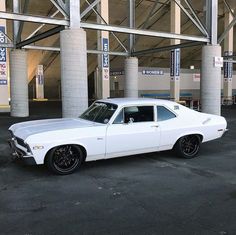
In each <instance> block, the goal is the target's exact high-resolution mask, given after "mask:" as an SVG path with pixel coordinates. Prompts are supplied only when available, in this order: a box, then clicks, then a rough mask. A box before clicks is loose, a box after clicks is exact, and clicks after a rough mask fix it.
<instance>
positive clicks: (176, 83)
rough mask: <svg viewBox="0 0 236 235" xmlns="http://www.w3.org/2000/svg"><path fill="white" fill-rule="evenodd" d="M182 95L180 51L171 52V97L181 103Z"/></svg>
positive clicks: (177, 49)
mask: <svg viewBox="0 0 236 235" xmlns="http://www.w3.org/2000/svg"><path fill="white" fill-rule="evenodd" d="M179 93H180V49H179V48H176V49H174V50H171V65H170V97H171V99H173V100H175V101H179Z"/></svg>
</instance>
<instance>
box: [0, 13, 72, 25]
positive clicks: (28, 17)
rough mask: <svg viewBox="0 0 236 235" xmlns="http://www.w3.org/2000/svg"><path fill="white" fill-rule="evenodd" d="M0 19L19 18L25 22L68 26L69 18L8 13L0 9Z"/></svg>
mask: <svg viewBox="0 0 236 235" xmlns="http://www.w3.org/2000/svg"><path fill="white" fill-rule="evenodd" d="M0 19H5V20H19V21H26V22H31V23H39V24H52V25H64V26H69V20H67V19H55V18H49V17H43V16H33V15H26V14H18V13H9V12H5V11H0Z"/></svg>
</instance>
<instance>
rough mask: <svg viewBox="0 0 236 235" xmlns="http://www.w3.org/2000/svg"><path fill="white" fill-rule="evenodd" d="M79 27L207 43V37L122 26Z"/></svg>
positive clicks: (91, 25) (92, 25)
mask: <svg viewBox="0 0 236 235" xmlns="http://www.w3.org/2000/svg"><path fill="white" fill-rule="evenodd" d="M81 27H82V28H85V29H93V30H102V31H109V32H110V31H113V32H118V33H127V34H136V35H143V36H151V37H161V38H169V39H181V40H189V41H197V42H209V39H208V38H207V37H199V36H192V35H183V34H174V33H166V32H158V31H151V30H144V29H130V28H127V27H122V26H113V25H104V24H97V23H87V22H81Z"/></svg>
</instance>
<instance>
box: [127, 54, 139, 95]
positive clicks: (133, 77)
mask: <svg viewBox="0 0 236 235" xmlns="http://www.w3.org/2000/svg"><path fill="white" fill-rule="evenodd" d="M124 96H125V97H132V98H137V97H138V59H137V58H136V57H129V58H126V59H125V90H124Z"/></svg>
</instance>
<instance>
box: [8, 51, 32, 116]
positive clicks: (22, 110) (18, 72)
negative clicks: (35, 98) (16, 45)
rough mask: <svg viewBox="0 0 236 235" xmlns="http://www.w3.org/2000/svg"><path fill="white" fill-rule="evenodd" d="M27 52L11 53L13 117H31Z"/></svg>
mask: <svg viewBox="0 0 236 235" xmlns="http://www.w3.org/2000/svg"><path fill="white" fill-rule="evenodd" d="M27 63H28V62H27V52H26V51H24V50H18V49H14V50H12V51H10V93H11V116H13V117H27V116H29V101H28V66H27Z"/></svg>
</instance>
